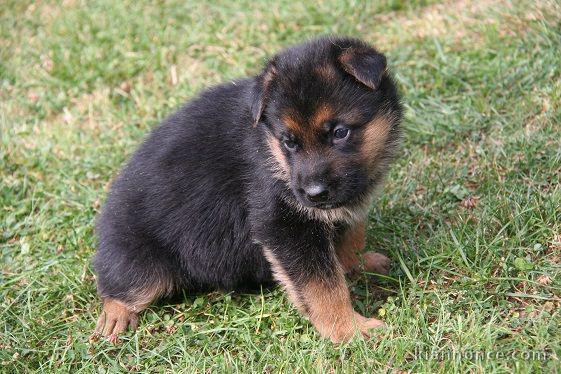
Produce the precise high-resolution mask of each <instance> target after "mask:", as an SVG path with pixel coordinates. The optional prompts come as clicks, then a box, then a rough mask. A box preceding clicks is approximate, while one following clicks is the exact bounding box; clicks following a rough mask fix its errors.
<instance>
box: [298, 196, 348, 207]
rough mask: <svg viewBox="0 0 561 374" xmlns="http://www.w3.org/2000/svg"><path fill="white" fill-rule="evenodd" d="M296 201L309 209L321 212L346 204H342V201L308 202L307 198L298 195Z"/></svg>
mask: <svg viewBox="0 0 561 374" xmlns="http://www.w3.org/2000/svg"><path fill="white" fill-rule="evenodd" d="M296 199H297V200H298V202H299V203H300V204H301V205H303V206H305V207H307V208H315V209H321V210H330V209H337V208H340V207H342V206H344V205H345V202H341V201H322V202H312V201H309V200H307V199H306V198H305V197H302V196H298V195H297V198H296Z"/></svg>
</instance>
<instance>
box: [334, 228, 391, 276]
mask: <svg viewBox="0 0 561 374" xmlns="http://www.w3.org/2000/svg"><path fill="white" fill-rule="evenodd" d="M365 245H366V224H365V223H364V222H363V223H359V224H357V225H356V226H354V227H351V228H349V229H347V231H346V232H345V233H344V235H343V238H342V239H341V241H340V242H339V243H338V244H337V248H336V252H337V258H339V262H340V263H341V265H342V266H343V269H344V270H345V273H346V274H350V275H353V274H356V273H357V272H359V271H362V270H365V271H368V272H373V273H378V274H383V275H388V273H389V270H390V264H391V262H390V259H389V258H388V257H386V256H385V255H383V254H381V253H378V252H366V253H364V254H360V253H362V252H363V251H364V246H365Z"/></svg>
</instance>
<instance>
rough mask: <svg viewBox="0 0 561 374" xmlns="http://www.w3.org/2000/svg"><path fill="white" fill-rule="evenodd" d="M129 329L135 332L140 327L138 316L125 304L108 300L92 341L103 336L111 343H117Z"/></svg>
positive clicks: (104, 304)
mask: <svg viewBox="0 0 561 374" xmlns="http://www.w3.org/2000/svg"><path fill="white" fill-rule="evenodd" d="M128 327H130V328H131V330H133V331H134V330H136V328H137V327H138V315H137V314H136V313H135V312H133V311H131V310H129V309H128V308H127V307H126V306H125V305H124V304H123V303H121V302H119V301H117V300H113V299H106V300H105V302H104V303H103V311H102V312H101V315H100V316H99V319H98V320H97V325H96V327H95V331H94V333H93V335H92V337H91V339H95V338H97V337H99V336H100V335H103V336H106V337H107V340H109V341H110V342H111V343H117V341H118V335H119V334H120V333H122V332H124V331H125V330H126V329H127V328H128Z"/></svg>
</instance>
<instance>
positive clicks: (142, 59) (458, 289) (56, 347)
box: [0, 0, 561, 373]
mask: <svg viewBox="0 0 561 374" xmlns="http://www.w3.org/2000/svg"><path fill="white" fill-rule="evenodd" d="M539 3H540V4H541V5H540V6H539V8H538V7H537V5H536V4H537V3H534V2H530V1H515V2H512V3H508V2H502V1H499V2H496V1H482V2H477V3H476V2H473V3H471V2H459V3H456V2H448V3H444V4H438V3H437V4H435V3H434V2H433V1H426V2H425V1H420V2H415V3H413V5H411V4H412V3H410V2H407V1H397V0H395V1H384V2H377V3H375V4H373V5H361V4H362V3H361V2H354V1H353V2H339V1H322V2H319V3H317V4H316V2H311V1H310V2H305V3H300V2H293V1H279V2H275V3H274V4H271V3H268V2H267V3H266V2H254V1H241V2H230V1H218V2H208V3H204V2H199V1H187V2H185V1H179V0H177V1H158V2H132V1H126V2H121V1H109V0H94V1H87V2H86V1H78V0H65V1H61V2H60V1H57V2H54V1H44V2H40V3H36V2H33V1H27V0H26V1H23V0H21V1H20V0H6V1H3V2H2V6H1V7H0V104H1V107H0V129H1V134H0V136H1V137H0V250H1V252H0V269H1V273H0V371H3V372H14V371H18V372H27V371H30V370H41V371H48V372H50V371H62V372H69V371H72V372H74V371H85V372H91V371H100V372H104V371H111V372H113V371H116V370H122V371H126V370H133V371H134V370H138V371H153V372H161V371H187V372H192V371H199V372H206V371H212V372H216V371H219V372H220V371H256V372H262V371H268V372H270V371H275V372H277V371H281V372H292V371H294V370H296V371H301V372H316V371H317V372H325V371H337V372H350V371H357V372H362V371H374V372H379V371H387V372H397V371H400V370H403V371H413V372H450V371H456V372H465V371H474V372H505V373H510V372H512V371H519V372H534V371H544V372H551V371H554V370H557V371H559V367H561V362H560V357H561V326H560V324H561V318H560V310H559V308H560V306H561V299H560V297H561V271H560V270H561V187H560V184H561V107H560V103H561V59H560V50H561V6H560V5H559V3H557V2H554V1H549V2H548V1H542V2H539ZM326 33H341V34H348V35H353V36H360V37H362V38H364V39H366V40H368V41H370V42H372V43H374V44H376V45H377V46H378V47H379V48H380V49H382V50H383V51H384V52H386V53H387V55H388V57H389V61H390V62H391V66H392V69H393V70H394V72H395V74H396V77H397V80H398V82H399V85H400V88H401V90H402V92H403V94H404V102H405V105H406V107H407V114H406V121H405V124H404V127H405V133H406V139H405V144H404V147H403V152H402V157H401V158H400V159H399V161H398V162H397V163H396V165H395V166H394V167H393V169H392V171H391V174H390V176H389V178H388V179H387V183H386V184H385V187H384V190H383V191H382V193H381V195H380V199H379V201H378V202H377V204H376V205H375V206H374V207H373V209H372V211H371V214H370V222H369V228H368V242H367V243H368V244H367V247H368V248H369V249H375V250H380V251H383V252H386V253H388V254H389V255H390V257H391V258H392V260H393V267H392V271H391V274H390V277H388V278H380V277H368V276H364V277H363V278H361V279H359V280H357V281H355V282H354V283H353V284H352V286H351V287H352V289H353V292H354V295H356V299H355V306H356V308H357V309H359V310H361V311H362V312H363V313H364V314H366V315H374V316H378V317H380V318H382V319H384V320H385V321H386V322H387V323H388V325H389V328H388V329H386V330H384V331H380V332H378V333H377V334H376V335H375V336H374V337H373V338H372V339H370V340H369V341H363V340H357V341H354V342H351V343H349V344H345V345H341V346H333V345H331V344H330V343H328V342H326V341H324V340H321V339H320V338H319V336H318V334H317V333H316V332H315V331H314V329H313V328H312V326H311V325H310V324H309V323H308V322H307V321H305V320H304V319H303V318H301V317H300V316H299V315H298V313H297V312H296V311H295V310H294V309H293V308H292V307H291V306H290V304H289V302H288V300H287V299H286V297H285V296H284V295H283V293H282V292H281V291H280V290H274V291H272V292H263V293H261V294H257V295H239V294H227V295H224V294H220V293H212V294H209V295H206V294H205V295H186V296H185V298H184V299H183V301H181V302H179V303H177V304H166V305H155V306H152V307H151V308H149V309H148V310H147V311H146V312H145V313H143V314H142V318H141V327H140V329H139V330H138V331H137V332H136V333H129V334H127V335H125V336H124V337H123V338H122V339H121V345H118V346H113V345H111V344H109V343H108V342H106V341H104V340H100V341H98V342H93V343H90V342H89V341H88V337H89V335H90V333H91V332H92V330H93V328H94V323H95V319H96V317H97V314H98V313H99V310H100V304H99V301H98V299H97V296H96V294H95V282H94V280H95V278H94V274H93V272H92V268H91V263H90V260H91V257H92V255H93V253H94V251H95V238H94V236H93V231H92V227H93V221H94V218H95V215H96V213H97V212H98V211H99V207H100V203H101V202H102V201H103V199H104V197H105V194H106V192H107V186H108V183H109V181H110V180H111V178H112V176H114V175H115V173H116V172H117V170H118V169H119V166H120V165H121V164H122V163H123V161H124V160H125V159H126V158H127V156H129V155H130V154H131V152H133V151H134V149H135V147H136V146H137V145H138V144H139V142H140V141H141V139H142V137H143V136H144V135H145V134H146V133H147V132H148V131H149V129H150V128H152V127H153V126H155V125H156V124H157V123H158V121H159V120H161V119H162V118H164V117H165V116H166V115H167V114H170V113H171V112H172V111H173V109H174V108H175V107H177V106H178V105H179V104H180V103H182V102H184V101H185V100H188V99H189V98H190V97H192V96H193V95H195V94H196V93H197V92H198V91H199V90H201V89H202V88H203V87H206V86H208V85H211V84H214V83H218V82H221V81H227V80H229V79H233V78H235V77H239V76H244V75H248V74H254V73H255V72H257V71H258V70H259V68H260V66H261V64H262V63H263V61H264V58H266V56H269V55H271V54H272V53H274V52H275V51H277V50H278V49H280V48H282V47H284V46H287V45H290V44H293V43H296V42H299V41H302V40H305V39H307V38H310V37H312V36H314V35H318V34H326ZM173 72H175V73H173ZM174 74H175V78H172V77H173V76H174ZM129 88H130V90H129ZM469 202H472V204H468V203H469ZM416 351H417V352H423V353H424V354H425V355H428V354H430V353H431V352H433V353H434V355H435V356H434V357H433V358H432V359H416V358H415V352H416ZM452 351H455V352H464V355H463V356H462V357H459V356H456V357H455V358H454V359H451V360H445V359H442V357H445V356H446V355H447V354H450V352H452ZM529 352H545V354H547V358H546V359H542V360H538V359H527V356H525V355H528V354H529ZM487 354H489V357H487ZM438 355H440V357H437V356H438ZM477 355H484V356H485V357H481V356H477ZM513 355H514V358H513Z"/></svg>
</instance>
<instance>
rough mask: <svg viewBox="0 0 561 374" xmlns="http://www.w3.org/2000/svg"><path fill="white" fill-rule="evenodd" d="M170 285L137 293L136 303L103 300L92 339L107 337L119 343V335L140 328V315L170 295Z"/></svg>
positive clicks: (157, 286) (110, 299) (159, 285)
mask: <svg viewBox="0 0 561 374" xmlns="http://www.w3.org/2000/svg"><path fill="white" fill-rule="evenodd" d="M170 291H171V285H170V284H163V283H162V284H158V285H154V286H152V287H148V288H145V289H144V290H143V291H141V292H140V291H139V292H136V293H135V294H134V295H135V299H136V300H135V301H134V302H132V303H125V302H123V301H120V300H117V299H114V298H110V297H107V298H104V299H103V311H102V312H101V315H100V316H99V318H98V320H97V324H96V327H95V330H94V333H93V334H92V336H91V337H90V339H92V340H95V339H97V338H98V337H99V336H106V337H107V339H108V340H109V341H110V342H112V343H117V341H118V335H119V334H121V333H123V332H125V331H126V330H127V328H130V329H131V330H132V331H134V330H136V329H137V327H138V313H139V312H141V311H142V310H144V309H146V307H147V306H148V305H150V304H151V303H152V302H153V301H154V300H156V299H157V298H159V297H160V296H163V295H166V294H169V293H170Z"/></svg>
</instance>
